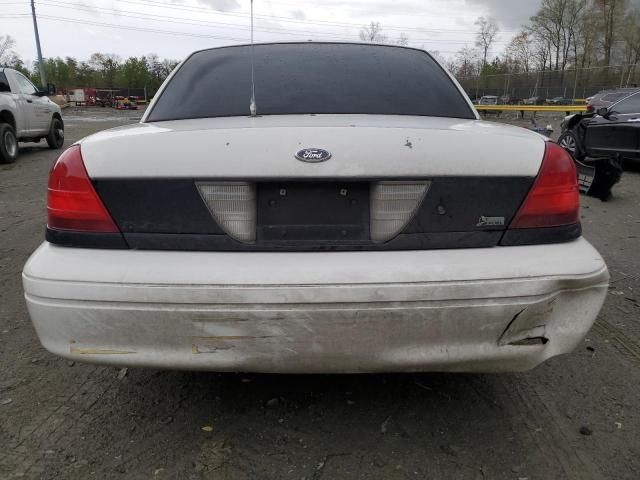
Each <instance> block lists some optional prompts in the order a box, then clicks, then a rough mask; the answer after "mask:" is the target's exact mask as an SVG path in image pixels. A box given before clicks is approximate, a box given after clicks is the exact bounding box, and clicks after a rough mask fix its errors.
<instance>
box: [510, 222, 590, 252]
mask: <svg viewBox="0 0 640 480" xmlns="http://www.w3.org/2000/svg"><path fill="white" fill-rule="evenodd" d="M580 235H582V226H581V225H580V224H579V223H578V224H574V225H562V226H559V227H545V228H514V229H512V230H507V231H506V232H504V236H503V237H502V240H501V241H500V245H502V246H505V247H506V246H515V245H545V244H550V243H563V242H570V241H571V240H575V239H576V238H578V237H580Z"/></svg>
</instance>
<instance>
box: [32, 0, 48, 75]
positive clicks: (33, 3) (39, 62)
mask: <svg viewBox="0 0 640 480" xmlns="http://www.w3.org/2000/svg"><path fill="white" fill-rule="evenodd" d="M31 15H32V16H33V31H34V32H35V34H36V48H37V49H38V67H39V69H40V83H41V84H42V86H43V87H46V86H47V77H46V76H45V74H44V63H43V62H42V49H41V48H40V35H39V34H38V22H37V20H36V5H35V1H34V0H31Z"/></svg>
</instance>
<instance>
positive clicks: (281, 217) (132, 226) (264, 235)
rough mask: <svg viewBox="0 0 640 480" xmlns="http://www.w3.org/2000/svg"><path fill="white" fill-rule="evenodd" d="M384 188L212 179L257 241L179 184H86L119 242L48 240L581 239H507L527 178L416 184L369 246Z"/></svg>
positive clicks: (152, 243)
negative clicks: (245, 207) (394, 228)
mask: <svg viewBox="0 0 640 480" xmlns="http://www.w3.org/2000/svg"><path fill="white" fill-rule="evenodd" d="M377 180H386V179H357V180H356V179H334V180H331V179H326V180H318V181H312V182H310V181H309V180H297V179H280V180H269V181H264V180H256V179H215V180H214V181H216V182H223V181H253V182H255V183H256V189H257V190H256V191H257V200H256V201H257V206H256V208H257V210H256V214H257V226H256V228H257V238H256V242H255V243H251V244H247V243H242V242H239V241H236V240H234V239H233V238H231V237H230V236H228V235H226V234H225V232H224V231H223V229H222V228H221V227H220V226H219V225H218V224H217V223H216V221H215V220H214V218H213V217H212V215H211V213H210V212H209V209H208V208H207V206H206V204H205V202H204V200H203V199H202V197H201V195H200V193H199V192H198V189H197V186H196V182H206V181H210V179H206V178H197V179H194V178H186V179H163V178H157V179H153V178H152V179H126V178H124V179H123V178H118V179H100V180H94V182H93V183H94V186H95V188H96V191H97V192H98V195H99V196H100V198H101V199H102V201H103V202H104V204H105V206H106V207H107V209H108V210H109V213H110V214H111V216H112V218H113V219H114V221H115V222H116V224H117V226H118V228H119V229H120V231H121V232H122V234H91V233H82V232H68V231H54V230H48V231H47V240H48V241H50V242H51V243H55V244H58V245H65V246H74V247H85V248H87V247H95V248H134V249H147V250H185V251H365V250H371V251H384V250H429V249H454V248H487V247H493V246H498V245H503V246H509V245H534V244H548V243H560V242H567V241H570V240H573V239H575V238H577V237H579V236H580V233H581V230H580V225H569V226H563V227H553V228H538V229H523V230H509V231H507V226H508V225H509V224H510V223H511V220H512V219H513V217H514V216H515V214H516V212H517V210H518V208H519V207H520V205H521V204H522V202H523V201H524V199H525V197H526V195H527V193H528V192H529V190H530V188H531V185H532V184H533V180H534V179H533V178H532V177H436V178H424V179H420V178H415V179H412V180H427V181H430V182H431V185H430V189H429V191H428V192H427V194H426V196H425V198H424V200H423V202H422V204H421V205H420V208H418V210H417V212H416V214H415V216H414V217H413V219H412V220H410V221H409V223H408V224H407V225H406V227H405V228H404V230H403V231H402V232H401V233H400V234H399V235H398V236H396V237H395V238H393V239H392V240H390V241H388V242H386V243H383V244H377V243H374V242H372V241H371V240H370V238H369V228H370V224H369V222H370V212H369V208H370V205H369V194H370V192H369V187H370V184H371V182H375V181H377Z"/></svg>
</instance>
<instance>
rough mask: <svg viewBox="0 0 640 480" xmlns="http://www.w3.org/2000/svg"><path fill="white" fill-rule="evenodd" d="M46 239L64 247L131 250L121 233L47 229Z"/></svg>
mask: <svg viewBox="0 0 640 480" xmlns="http://www.w3.org/2000/svg"><path fill="white" fill-rule="evenodd" d="M45 238H46V240H47V242H50V243H54V244H56V245H60V246H62V247H78V248H108V249H112V248H113V249H125V248H129V245H127V242H125V240H124V238H123V236H122V234H120V233H89V232H75V231H72V230H54V229H51V228H47V232H46V234H45Z"/></svg>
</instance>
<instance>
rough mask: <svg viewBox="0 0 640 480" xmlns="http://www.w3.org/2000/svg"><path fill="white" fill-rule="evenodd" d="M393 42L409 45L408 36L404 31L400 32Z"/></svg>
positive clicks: (404, 45)
mask: <svg viewBox="0 0 640 480" xmlns="http://www.w3.org/2000/svg"><path fill="white" fill-rule="evenodd" d="M395 43H396V45H400V46H403V47H406V46H407V45H409V36H408V35H407V34H406V33H404V32H402V33H401V34H400V36H399V37H398V39H397V40H396V42H395Z"/></svg>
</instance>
